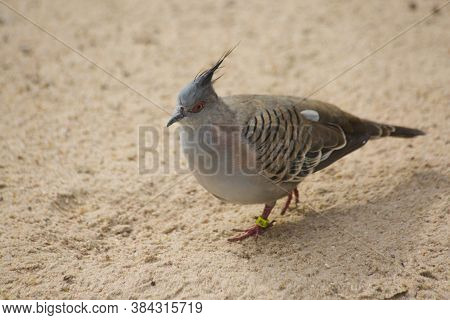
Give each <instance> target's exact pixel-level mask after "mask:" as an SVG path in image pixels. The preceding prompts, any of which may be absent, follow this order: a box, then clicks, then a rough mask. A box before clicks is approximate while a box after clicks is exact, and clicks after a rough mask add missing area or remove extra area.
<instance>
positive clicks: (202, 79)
mask: <svg viewBox="0 0 450 320" xmlns="http://www.w3.org/2000/svg"><path fill="white" fill-rule="evenodd" d="M238 44H239V43H238ZM238 44H236V45H235V46H234V47H233V48H231V49H230V50H228V51H227V52H225V53H224V54H223V55H222V57H220V59H219V60H218V61H217V62H216V63H215V64H214V65H213V66H212V67H211V68H209V69H208V70H205V71H203V72H201V73H200V74H198V75H197V76H196V77H195V82H196V83H198V84H200V85H202V86H204V85H208V84H211V81H212V77H213V75H214V72H216V71H217V69H219V68H220V65H221V64H222V62H223V61H224V60H225V59H226V58H227V57H228V56H229V55H230V54H231V52H233V50H234V49H236V47H237V46H238ZM216 80H217V79H216Z"/></svg>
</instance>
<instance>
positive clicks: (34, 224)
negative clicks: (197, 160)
mask: <svg viewBox="0 0 450 320" xmlns="http://www.w3.org/2000/svg"><path fill="white" fill-rule="evenodd" d="M7 2H8V3H9V4H11V5H12V6H13V7H14V8H16V9H17V10H19V11H20V12H22V13H23V14H24V15H26V16H27V17H29V18H31V19H32V20H33V21H35V22H36V23H37V24H39V25H40V26H42V27H43V28H45V29H46V30H49V31H50V32H51V33H53V34H54V35H55V36H56V37H58V38H59V39H61V40H62V41H63V42H65V43H66V44H67V45H69V46H71V47H73V48H74V49H76V50H79V51H80V52H82V53H83V54H84V55H86V56H87V57H89V59H92V61H95V62H96V63H98V64H99V65H100V66H102V67H103V68H104V69H106V70H108V71H109V72H110V73H111V74H113V75H114V76H116V77H117V78H119V79H121V80H123V81H124V82H125V83H127V84H129V85H130V86H131V87H133V88H134V89H136V90H137V91H138V92H140V93H142V94H143V95H145V96H147V97H148V98H150V99H151V100H153V101H154V102H156V103H157V104H159V105H161V106H163V107H164V109H165V110H166V111H167V112H171V111H172V108H173V106H174V104H175V98H176V94H177V92H178V90H179V89H180V88H181V87H182V86H183V85H184V84H185V83H187V82H188V81H190V80H191V79H192V77H193V76H194V75H195V74H196V73H197V72H198V71H200V70H201V69H202V68H205V67H207V66H209V65H210V64H211V63H212V62H213V61H215V60H216V59H217V58H218V57H219V56H220V55H221V54H222V53H223V52H224V51H225V50H226V49H228V48H230V47H231V46H233V45H234V44H235V43H236V42H238V41H241V43H240V45H239V47H238V49H237V50H236V51H235V52H234V53H233V55H232V56H231V57H230V59H229V60H228V61H227V62H226V67H225V69H224V71H225V76H224V77H223V78H222V79H221V80H220V81H219V82H218V83H217V91H218V92H219V93H220V94H222V95H226V94H231V93H268V94H288V95H298V96H305V95H308V94H309V93H311V92H312V91H314V90H315V89H316V88H318V87H320V86H321V85H323V84H324V83H326V82H327V81H328V80H329V79H331V78H332V77H333V76H335V75H337V74H338V73H339V72H341V71H342V70H344V69H345V68H346V67H347V66H349V65H351V64H353V63H354V62H356V61H358V60H359V59H360V58H362V57H363V56H365V55H366V54H368V53H369V52H371V51H373V50H374V49H375V48H377V47H378V46H379V45H381V44H383V43H384V42H386V41H387V40H388V39H389V38H391V37H393V36H394V35H396V34H397V33H399V32H400V31H402V30H403V29H404V28H406V27H407V26H409V25H410V24H412V23H413V22H415V21H417V20H419V19H420V18H422V17H423V16H425V15H426V14H428V13H430V12H431V11H432V10H433V8H434V7H436V6H439V5H441V4H442V3H443V2H444V1H438V0H435V1H416V5H415V6H414V5H411V4H410V2H408V1H400V0H398V1H389V2H387V1H381V0H380V1H359V0H354V1H345V2H344V1H342V2H341V1H296V0H286V1H267V2H263V1H256V0H255V1H242V2H240V1H235V0H226V1H223V0H220V1H168V0H167V1H68V2H64V4H63V3H62V2H55V1H12V0H7ZM449 15H450V6H448V7H446V8H445V9H443V10H442V11H440V12H439V13H438V14H436V15H435V16H433V17H432V18H430V19H429V20H428V21H426V22H425V23H423V24H421V25H419V26H417V27H416V28H414V29H412V30H411V31H410V32H408V33H406V34H405V35H403V36H401V37H400V38H398V39H396V40H395V41H394V42H393V43H391V44H390V45H389V46H387V47H386V48H384V49H382V50H381V51H380V52H378V53H377V54H376V55H374V56H373V57H371V58H370V59H368V60H366V61H365V62H363V63H362V64H360V65H358V66H357V67H356V68H354V69H353V70H351V71H350V72H348V73H347V74H345V75H344V76H342V77H340V78H339V79H338V80H336V81H334V82H333V83H331V84H330V85H329V86H327V87H326V88H324V89H322V90H320V91H319V92H317V93H316V94H315V95H314V98H316V99H319V100H323V101H328V102H332V103H335V104H337V105H338V106H340V107H341V108H343V109H344V110H347V111H349V112H352V113H354V114H356V115H359V116H363V117H366V118H371V119H374V120H378V121H384V122H390V123H394V124H399V125H407V126H412V127H417V128H420V129H422V130H425V131H426V132H427V133H428V134H427V136H425V137H420V138H417V139H414V140H402V139H384V140H378V141H374V142H370V143H369V144H368V145H367V146H365V147H364V148H363V149H361V150H359V151H357V152H356V153H354V154H352V155H350V156H348V157H347V158H345V159H343V160H341V161H340V162H339V163H337V164H335V165H333V166H332V167H330V168H328V169H326V170H324V171H323V172H320V173H318V174H316V175H314V176H311V177H309V178H308V179H307V180H306V181H305V182H304V183H303V184H302V185H301V186H300V193H301V199H302V203H301V205H299V207H298V208H292V210H291V211H290V212H289V213H288V214H287V215H285V216H283V217H281V216H279V214H278V212H279V210H280V208H279V207H278V209H277V210H278V212H275V214H274V215H273V216H274V218H275V219H276V220H277V224H276V226H275V227H274V228H272V229H271V230H270V231H268V232H267V233H266V234H264V235H263V236H262V237H260V238H259V240H258V241H257V242H255V241H254V240H250V241H245V242H242V243H239V244H230V243H228V242H227V241H226V239H227V237H230V236H232V235H234V233H233V232H232V231H231V229H232V228H239V227H240V228H242V227H247V226H250V225H251V223H252V222H253V217H254V216H256V215H257V214H259V211H260V210H261V206H238V205H233V204H226V203H222V202H220V201H219V200H217V199H216V198H214V197H213V196H211V195H210V194H208V193H207V192H206V191H205V190H203V189H202V188H201V187H200V186H199V185H198V184H197V183H196V182H195V180H194V178H192V177H191V176H189V175H186V176H182V175H177V174H176V173H175V172H173V171H171V172H170V174H164V173H162V172H161V171H158V173H152V174H139V170H138V159H139V158H138V148H137V145H138V127H139V126H140V125H148V126H153V127H155V128H158V130H161V132H163V131H164V132H165V134H167V132H169V131H168V130H166V129H163V127H164V125H165V123H166V121H167V117H168V115H167V113H166V112H163V111H160V110H158V109H157V108H156V107H155V106H153V105H152V104H151V103H150V102H149V101H147V100H146V99H144V98H143V97H142V96H139V95H138V94H136V93H135V92H133V91H132V90H130V89H129V88H127V87H126V86H124V85H123V84H121V83H120V82H118V81H116V80H115V79H113V78H112V77H110V76H109V75H108V74H106V73H105V72H103V71H101V70H99V69H98V68H96V67H94V66H93V65H91V64H90V63H89V62H87V61H86V60H85V59H83V58H82V57H80V56H79V55H77V54H76V53H74V52H73V51H72V50H70V49H68V48H67V47H65V46H64V45H62V44H61V43H59V42H58V41H55V40H54V39H53V38H52V37H50V36H48V35H47V34H45V33H43V32H42V31H41V30H39V29H38V28H36V26H33V25H32V24H31V23H30V22H28V21H26V20H25V19H24V18H22V17H20V16H17V15H16V14H14V13H13V12H12V11H11V10H9V9H8V8H6V7H5V6H4V5H3V4H0V57H1V59H0V213H1V220H2V221H1V224H0V297H1V298H8V299H9V298H23V299H28V298H33V299H38V298H40V299H42V298H47V299H49V298H58V299H73V298H78V299H80V298H81V299H90V298H102V299H104V298H108V299H109V298H112V299H116V298H122V299H136V298H147V299H150V298H151V299H155V298H168V299H185V298H188V299H200V298H202V299H210V298H216V299H255V298H257V299H316V298H318V299H348V298H358V299H360V298H362V299H365V298H369V299H384V298H394V299H395V298H397V299H405V298H406V299H442V298H448V288H449V283H448V276H449V272H448V244H449V243H448V239H449V237H448V236H449V233H448V226H449V211H448V207H449V195H450V174H449V160H448V153H449V151H450V150H449V137H450V126H449V121H450V93H449V83H450V33H449V32H448V30H450V18H449ZM160 149H161V148H160V147H158V148H157V150H158V151H161V150H160ZM171 152H172V151H171ZM163 165H169V164H168V163H165V164H163ZM158 195H159V196H158ZM280 205H281V202H280V203H279V206H280Z"/></svg>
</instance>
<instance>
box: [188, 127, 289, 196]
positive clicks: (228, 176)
mask: <svg viewBox="0 0 450 320" xmlns="http://www.w3.org/2000/svg"><path fill="white" fill-rule="evenodd" d="M180 142H181V147H182V150H183V153H184V155H185V156H186V158H187V162H188V164H189V168H190V170H191V171H192V172H193V174H194V176H195V177H196V179H197V181H198V182H199V183H200V184H201V185H202V186H203V187H204V188H205V189H206V190H208V191H209V192H210V193H212V194H214V195H215V196H217V197H219V198H221V199H223V200H226V201H229V202H233V203H241V204H252V203H268V202H271V201H274V200H276V199H279V198H281V197H283V196H285V195H286V194H287V193H288V192H289V191H291V190H292V188H291V187H290V186H280V185H277V184H275V183H274V182H272V181H271V180H269V179H268V178H266V177H263V176H261V175H260V174H258V172H259V170H258V168H257V163H256V153H255V151H254V150H253V149H252V148H251V147H250V146H249V145H248V144H247V143H246V141H245V140H243V138H242V135H241V130H240V128H233V127H230V126H227V127H224V126H214V125H210V126H203V127H202V128H193V127H187V126H185V127H182V129H181V132H180Z"/></svg>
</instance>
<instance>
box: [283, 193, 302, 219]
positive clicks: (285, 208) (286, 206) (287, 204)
mask: <svg viewBox="0 0 450 320" xmlns="http://www.w3.org/2000/svg"><path fill="white" fill-rule="evenodd" d="M292 195H294V199H295V206H297V205H298V201H299V200H298V198H299V195H298V190H297V188H295V189H294V190H292V192H291V193H289V194H288V196H287V200H286V203H285V204H284V207H283V209H281V215H283V214H285V213H286V211H287V210H288V209H289V205H290V204H291V201H292Z"/></svg>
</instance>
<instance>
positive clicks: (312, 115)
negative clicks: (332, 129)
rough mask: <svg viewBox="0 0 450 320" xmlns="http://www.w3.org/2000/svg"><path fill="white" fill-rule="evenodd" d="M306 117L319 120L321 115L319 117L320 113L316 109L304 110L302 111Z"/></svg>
mask: <svg viewBox="0 0 450 320" xmlns="http://www.w3.org/2000/svg"><path fill="white" fill-rule="evenodd" d="M300 113H301V114H302V115H303V116H304V117H305V118H306V119H308V120H310V121H315V122H317V121H319V119H320V117H319V113H318V112H317V111H316V110H309V109H308V110H303V111H302V112H300Z"/></svg>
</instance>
